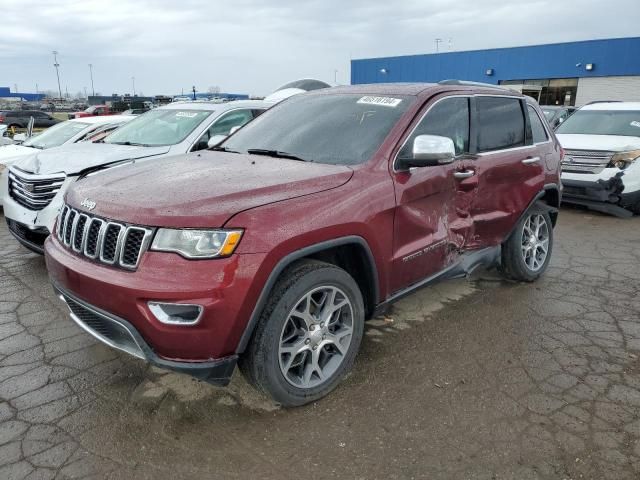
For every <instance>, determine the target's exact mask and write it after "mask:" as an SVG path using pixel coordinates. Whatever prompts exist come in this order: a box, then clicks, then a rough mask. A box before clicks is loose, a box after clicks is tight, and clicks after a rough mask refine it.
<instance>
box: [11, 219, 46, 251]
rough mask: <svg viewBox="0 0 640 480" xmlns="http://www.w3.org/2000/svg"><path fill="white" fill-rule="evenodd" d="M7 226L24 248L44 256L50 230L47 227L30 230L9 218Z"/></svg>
mask: <svg viewBox="0 0 640 480" xmlns="http://www.w3.org/2000/svg"><path fill="white" fill-rule="evenodd" d="M6 220H7V226H8V227H9V232H10V233H11V235H13V237H14V238H15V239H16V240H17V241H18V242H19V243H21V244H22V245H23V246H24V247H26V248H28V249H29V250H31V251H32V252H35V253H39V254H40V255H43V254H44V241H45V240H46V239H47V237H48V236H49V230H48V229H47V228H45V227H36V228H33V229H32V228H29V227H28V226H27V225H24V224H22V223H19V222H16V221H15V220H11V219H10V218H7V219H6Z"/></svg>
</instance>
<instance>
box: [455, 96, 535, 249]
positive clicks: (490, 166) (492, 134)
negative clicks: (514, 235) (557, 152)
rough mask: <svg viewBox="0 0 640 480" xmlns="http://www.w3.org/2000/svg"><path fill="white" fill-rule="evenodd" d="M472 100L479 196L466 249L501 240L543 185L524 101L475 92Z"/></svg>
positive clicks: (518, 98) (475, 199)
mask: <svg viewBox="0 0 640 480" xmlns="http://www.w3.org/2000/svg"><path fill="white" fill-rule="evenodd" d="M474 103H475V112H474V113H475V115H474V121H475V123H476V125H475V126H476V128H475V131H476V134H477V138H476V144H477V152H478V153H477V157H476V159H475V160H474V162H473V163H474V170H475V174H476V176H477V195H476V196H475V198H474V200H473V204H472V207H471V216H472V218H473V224H474V225H473V230H474V236H473V238H472V239H470V241H469V243H468V244H467V247H468V248H480V247H484V246H490V245H497V244H499V243H501V242H502V241H503V240H504V239H505V237H506V236H507V235H508V234H509V232H510V231H511V229H512V228H513V226H514V225H515V223H516V222H517V220H518V219H519V217H520V215H521V214H522V213H523V212H524V210H525V209H526V208H527V206H528V205H529V203H530V202H531V200H532V199H533V198H534V196H535V195H536V194H537V193H538V192H539V191H541V190H542V189H543V187H544V168H543V165H544V154H542V153H541V151H540V148H539V147H538V146H537V145H534V143H533V140H532V136H531V125H530V123H529V119H528V108H527V104H526V101H525V100H524V99H522V98H520V97H514V96H500V95H477V96H476V97H475V102H474Z"/></svg>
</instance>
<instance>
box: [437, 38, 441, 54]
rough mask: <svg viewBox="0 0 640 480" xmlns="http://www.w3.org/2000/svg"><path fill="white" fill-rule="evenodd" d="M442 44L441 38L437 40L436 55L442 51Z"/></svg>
mask: <svg viewBox="0 0 640 480" xmlns="http://www.w3.org/2000/svg"><path fill="white" fill-rule="evenodd" d="M441 43H442V39H441V38H436V53H438V52H439V51H440V44H441Z"/></svg>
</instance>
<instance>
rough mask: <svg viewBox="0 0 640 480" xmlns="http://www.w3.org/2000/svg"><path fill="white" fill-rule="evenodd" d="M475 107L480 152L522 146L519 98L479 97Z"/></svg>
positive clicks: (522, 119) (523, 132) (522, 123)
mask: <svg viewBox="0 0 640 480" xmlns="http://www.w3.org/2000/svg"><path fill="white" fill-rule="evenodd" d="M476 105H477V108H478V150H479V151H480V152H488V151H491V150H502V149H505V148H514V147H521V146H523V145H524V143H525V122H524V113H523V111H522V106H521V103H520V99H519V98H506V97H483V96H480V97H477V100H476Z"/></svg>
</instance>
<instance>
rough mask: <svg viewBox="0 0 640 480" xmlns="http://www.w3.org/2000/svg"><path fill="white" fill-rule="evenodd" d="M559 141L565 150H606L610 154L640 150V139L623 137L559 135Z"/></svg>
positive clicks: (557, 135)
mask: <svg viewBox="0 0 640 480" xmlns="http://www.w3.org/2000/svg"><path fill="white" fill-rule="evenodd" d="M556 137H558V141H559V142H560V145H562V148H564V149H565V150H604V151H609V152H625V151H627V150H638V149H640V137H623V136H620V135H579V134H569V133H565V134H558V133H556Z"/></svg>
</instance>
